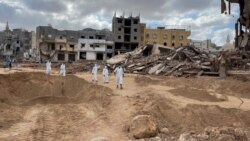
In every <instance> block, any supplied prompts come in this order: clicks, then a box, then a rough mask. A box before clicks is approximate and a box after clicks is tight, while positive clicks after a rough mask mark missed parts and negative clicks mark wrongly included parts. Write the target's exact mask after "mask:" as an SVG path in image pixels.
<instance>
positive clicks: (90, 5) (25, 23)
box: [0, 0, 239, 45]
mask: <svg viewBox="0 0 250 141" xmlns="http://www.w3.org/2000/svg"><path fill="white" fill-rule="evenodd" d="M238 9H239V8H238V5H233V8H232V15H231V16H229V15H223V14H220V0H0V30H4V28H5V25H6V22H7V21H9V24H10V27H11V28H24V29H28V30H35V28H36V26H38V25H48V24H51V25H52V26H53V27H55V28H58V29H73V30H80V29H83V28H87V27H91V28H96V29H102V28H109V29H111V24H112V16H113V15H114V12H115V11H117V15H122V13H123V12H125V15H127V16H128V15H130V13H131V12H132V13H133V15H135V16H136V15H138V14H139V13H140V15H141V21H142V22H145V23H147V26H148V27H149V28H154V27H157V26H167V27H171V26H174V27H190V28H191V31H192V35H191V37H190V39H199V40H204V39H212V41H213V42H215V43H216V44H217V45H222V44H224V43H225V40H226V37H227V35H228V34H229V35H230V37H231V40H232V41H233V37H234V23H235V21H236V20H237V17H238V15H239V14H238V11H239V10H238Z"/></svg>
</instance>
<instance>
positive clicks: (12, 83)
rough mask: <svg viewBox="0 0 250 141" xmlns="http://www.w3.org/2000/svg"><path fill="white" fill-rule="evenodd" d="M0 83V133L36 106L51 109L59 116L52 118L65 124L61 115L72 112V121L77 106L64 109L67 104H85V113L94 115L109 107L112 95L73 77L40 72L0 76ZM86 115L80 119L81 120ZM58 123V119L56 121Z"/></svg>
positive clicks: (101, 88) (107, 90)
mask: <svg viewBox="0 0 250 141" xmlns="http://www.w3.org/2000/svg"><path fill="white" fill-rule="evenodd" d="M0 84H1V85H0V114H1V117H0V131H4V130H6V129H8V128H10V127H11V126H12V125H14V124H16V123H19V122H20V121H23V120H25V119H24V118H25V117H24V114H25V113H26V111H27V110H30V109H32V107H34V106H38V107H39V105H44V106H43V107H46V105H49V106H48V107H53V106H55V107H56V108H54V111H53V113H54V114H57V112H58V111H59V112H60V114H61V115H55V117H56V116H58V117H60V119H62V120H63V119H64V120H65V118H66V121H67V120H68V119H67V118H68V117H67V116H63V115H65V114H69V115H71V114H72V113H73V112H74V115H72V118H74V117H75V116H77V115H79V114H76V113H77V108H76V107H77V106H72V107H71V108H68V105H67V104H71V105H75V104H86V113H87V112H93V113H97V115H98V114H99V113H101V111H102V109H103V108H104V107H107V106H108V105H109V104H110V97H109V96H108V94H111V93H112V90H110V89H109V88H105V87H102V86H98V85H94V84H91V83H88V82H87V81H85V80H83V79H80V78H78V77H75V76H73V75H68V76H67V77H58V76H48V77H46V76H45V74H43V73H15V74H11V75H0ZM64 105H65V106H64ZM90 105H91V106H90ZM62 107H64V108H62ZM67 110H68V111H67ZM78 111H79V109H78ZM86 113H84V114H81V116H82V117H83V118H84V116H86V115H85V114H86ZM42 115H43V113H40V116H42ZM40 116H39V118H40ZM62 117H63V118H62ZM39 120H40V119H39ZM59 121H61V120H59V119H58V122H59ZM65 129H66V128H65ZM58 130H60V129H58ZM39 132H43V131H39ZM13 140H17V139H16V138H14V139H13Z"/></svg>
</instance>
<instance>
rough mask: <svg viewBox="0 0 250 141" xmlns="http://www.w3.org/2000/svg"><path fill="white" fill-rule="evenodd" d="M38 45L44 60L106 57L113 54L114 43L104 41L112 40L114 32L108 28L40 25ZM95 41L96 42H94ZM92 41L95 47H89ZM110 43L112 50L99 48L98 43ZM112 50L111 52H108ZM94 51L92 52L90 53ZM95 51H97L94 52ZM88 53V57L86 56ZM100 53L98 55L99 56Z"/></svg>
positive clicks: (103, 58) (37, 31) (38, 28)
mask: <svg viewBox="0 0 250 141" xmlns="http://www.w3.org/2000/svg"><path fill="white" fill-rule="evenodd" d="M36 33H37V35H36V36H37V46H38V47H39V50H40V58H41V60H42V61H45V60H51V61H54V62H58V61H62V62H72V61H77V60H85V59H86V60H88V58H91V59H89V60H97V59H100V58H102V60H105V59H106V56H107V53H111V55H112V56H113V44H112V43H110V44H107V43H106V42H104V41H112V33H111V31H108V30H95V29H90V28H87V29H83V30H79V31H73V30H58V29H54V28H53V27H52V26H39V27H37V29H36ZM93 41H94V42H93ZM90 42H92V44H93V46H94V47H95V48H94V49H89V48H88V49H87V48H85V47H83V44H85V45H86V47H87V46H88V43H90ZM98 44H99V46H101V45H103V44H105V45H110V46H111V47H110V50H106V49H105V50H101V51H99V50H98V46H97V45H98ZM107 51H110V52H107ZM89 52H92V53H89ZM93 52H95V53H93ZM86 55H88V57H85V56H86ZM97 55H98V57H97Z"/></svg>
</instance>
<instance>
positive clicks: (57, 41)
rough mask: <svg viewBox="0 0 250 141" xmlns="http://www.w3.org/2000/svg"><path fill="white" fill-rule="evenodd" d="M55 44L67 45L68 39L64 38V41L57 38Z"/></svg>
mask: <svg viewBox="0 0 250 141" xmlns="http://www.w3.org/2000/svg"><path fill="white" fill-rule="evenodd" d="M55 42H56V43H65V44H66V42H67V39H66V38H63V39H59V38H57V39H55Z"/></svg>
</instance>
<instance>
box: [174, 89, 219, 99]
mask: <svg viewBox="0 0 250 141" xmlns="http://www.w3.org/2000/svg"><path fill="white" fill-rule="evenodd" d="M170 92H171V93H173V94H174V95H176V96H183V97H186V98H190V99H195V100H199V101H209V102H219V101H221V100H220V99H218V98H216V97H215V96H213V95H211V94H209V92H207V91H205V90H199V89H190V88H179V89H173V90H170Z"/></svg>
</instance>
